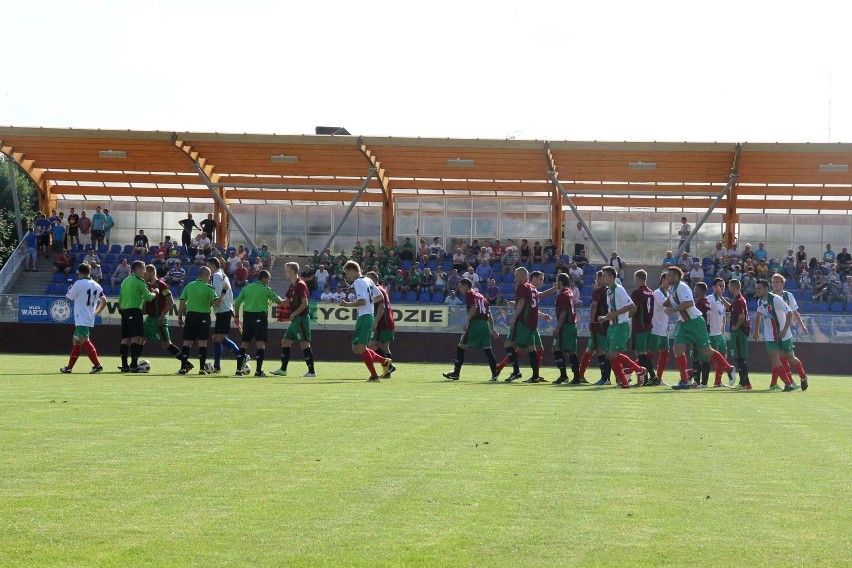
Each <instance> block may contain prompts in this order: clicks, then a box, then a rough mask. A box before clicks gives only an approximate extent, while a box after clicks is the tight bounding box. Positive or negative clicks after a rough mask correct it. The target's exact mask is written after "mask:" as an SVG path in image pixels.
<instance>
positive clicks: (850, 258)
mask: <svg viewBox="0 0 852 568" xmlns="http://www.w3.org/2000/svg"><path fill="white" fill-rule="evenodd" d="M837 270H838V272H839V273H840V274H841V275H843V276H847V275H848V274H849V272H850V271H852V254H849V249H847V248H846V247H843V249H842V250H841V251H840V252H839V253H838V254H837Z"/></svg>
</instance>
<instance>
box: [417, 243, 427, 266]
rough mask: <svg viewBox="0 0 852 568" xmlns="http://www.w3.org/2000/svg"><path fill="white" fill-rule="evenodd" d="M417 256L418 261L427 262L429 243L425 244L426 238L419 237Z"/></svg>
mask: <svg viewBox="0 0 852 568" xmlns="http://www.w3.org/2000/svg"><path fill="white" fill-rule="evenodd" d="M417 258H419V259H420V262H422V263H424V264H425V263H426V262H429V245H427V244H426V239H420V249H419V250H418V251H417Z"/></svg>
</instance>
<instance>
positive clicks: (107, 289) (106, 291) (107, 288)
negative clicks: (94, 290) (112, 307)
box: [103, 284, 112, 296]
mask: <svg viewBox="0 0 852 568" xmlns="http://www.w3.org/2000/svg"><path fill="white" fill-rule="evenodd" d="M103 289H104V294H106V295H107V296H109V295H110V294H112V286H110V285H109V284H104V285H103Z"/></svg>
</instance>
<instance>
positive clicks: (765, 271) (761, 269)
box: [745, 262, 769, 278]
mask: <svg viewBox="0 0 852 568" xmlns="http://www.w3.org/2000/svg"><path fill="white" fill-rule="evenodd" d="M745 272H754V273H755V274H756V275H757V277H758V278H766V277H767V276H769V265H768V264H766V263H765V262H758V263H757V266H756V267H754V268H753V269H752V270H746V271H745Z"/></svg>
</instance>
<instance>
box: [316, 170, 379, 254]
mask: <svg viewBox="0 0 852 568" xmlns="http://www.w3.org/2000/svg"><path fill="white" fill-rule="evenodd" d="M376 173H377V170H376V168H370V173H368V174H367V177H366V179H364V183H362V184H361V187H359V188H358V193H356V194H355V197H353V198H352V202H351V203H349V207H347V208H346V212H345V213H343V217H342V218H341V219H340V221H339V222H338V223H337V226H336V227H335V228H334V231H332V233H331V236H330V237H328V241H327V242H326V243H325V246H324V247H322V249H320V250H321V251H324V250H328V248H329V247H330V246H331V243H332V242H334V237H336V236H337V233H339V232H340V229H342V228H343V223H345V222H346V219H347V218H348V217H349V214H350V213H352V209H354V208H355V204H356V203H357V202H358V199H359V198H360V197H361V194H362V193H364V191H366V190H367V186H368V185H370V180H372V179H373V176H375V175H376Z"/></svg>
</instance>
